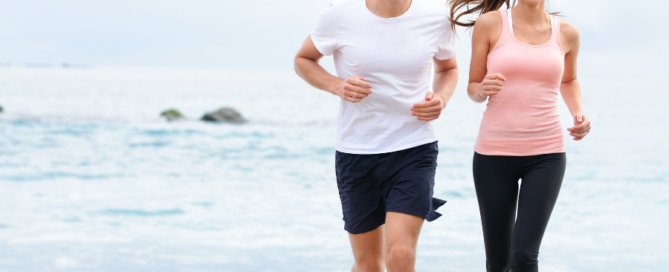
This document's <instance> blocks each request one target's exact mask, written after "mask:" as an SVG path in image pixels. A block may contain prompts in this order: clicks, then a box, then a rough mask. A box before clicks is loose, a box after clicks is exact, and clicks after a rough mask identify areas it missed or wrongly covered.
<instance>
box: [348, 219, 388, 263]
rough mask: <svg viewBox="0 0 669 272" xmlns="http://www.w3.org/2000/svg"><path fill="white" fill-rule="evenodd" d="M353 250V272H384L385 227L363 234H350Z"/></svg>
mask: <svg viewBox="0 0 669 272" xmlns="http://www.w3.org/2000/svg"><path fill="white" fill-rule="evenodd" d="M348 237H349V239H350V240H351V248H353V257H354V259H355V263H354V264H353V269H351V271H352V272H383V271H384V270H385V267H384V263H383V239H384V226H383V225H382V226H380V227H378V228H377V229H375V230H373V231H370V232H365V233H361V234H350V233H349V234H348Z"/></svg>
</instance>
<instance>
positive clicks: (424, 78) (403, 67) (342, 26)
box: [295, 0, 458, 272]
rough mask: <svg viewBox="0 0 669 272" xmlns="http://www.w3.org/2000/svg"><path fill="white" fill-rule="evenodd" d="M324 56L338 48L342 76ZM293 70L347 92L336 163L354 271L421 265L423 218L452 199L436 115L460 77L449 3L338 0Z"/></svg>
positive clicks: (341, 95) (343, 93) (318, 85)
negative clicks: (444, 190) (438, 175)
mask: <svg viewBox="0 0 669 272" xmlns="http://www.w3.org/2000/svg"><path fill="white" fill-rule="evenodd" d="M324 55H334V61H335V65H336V68H337V75H338V76H333V75H331V74H329V73H328V72H327V71H325V70H324V69H323V68H322V67H321V66H320V65H319V64H318V61H319V60H320V59H321V58H322V57H323V56H324ZM433 64H434V71H435V76H434V84H433V89H434V92H430V90H429V88H430V87H429V85H430V82H429V80H430V70H431V69H432V66H433ZM295 70H296V72H297V74H298V75H299V76H301V77H302V78H303V79H304V80H306V81H307V82H309V83H310V84H311V85H313V86H314V87H316V88H318V89H321V90H325V91H327V92H329V93H332V94H334V95H336V96H338V97H339V98H340V99H341V105H340V110H339V118H338V122H337V123H338V127H337V145H336V149H337V152H336V156H335V164H336V165H335V168H336V173H337V185H338V187H339V195H340V198H341V204H342V210H343V213H344V229H345V230H346V231H348V232H349V238H350V241H351V246H352V248H353V255H354V257H355V264H354V265H353V269H352V271H357V272H368V271H370V272H371V271H374V272H377V271H378V272H383V271H384V269H385V268H386V267H387V269H388V271H390V272H393V271H398V272H400V271H401V272H407V271H414V263H415V257H416V256H415V255H416V243H417V241H418V235H419V233H420V229H421V226H422V224H423V221H424V220H425V219H427V220H428V221H432V220H434V219H436V218H437V217H439V214H438V213H437V212H435V211H434V210H435V209H436V208H438V207H439V206H441V205H442V204H444V201H441V200H438V199H433V198H432V192H433V187H434V176H435V170H436V165H437V154H438V153H439V149H438V147H437V138H436V137H435V135H434V132H433V128H432V124H431V122H430V121H432V120H435V119H437V118H438V117H439V115H440V114H441V111H442V110H443V109H444V108H445V107H446V104H447V103H448V100H449V99H450V97H451V95H452V94H453V90H454V89H455V85H456V83H457V78H458V72H457V63H456V61H455V57H454V53H453V48H452V31H451V25H450V19H449V18H448V10H447V9H446V8H445V5H443V4H441V5H440V4H439V3H435V2H433V1H432V0H413V1H412V0H337V1H334V2H333V3H332V5H331V6H330V8H328V9H327V10H326V11H325V13H323V15H321V18H320V20H319V22H318V24H317V26H316V28H315V29H314V30H313V32H312V33H311V36H310V37H308V38H307V39H306V41H305V42H304V44H303V45H302V48H300V50H299V52H298V53H297V56H296V57H295Z"/></svg>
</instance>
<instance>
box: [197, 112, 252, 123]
mask: <svg viewBox="0 0 669 272" xmlns="http://www.w3.org/2000/svg"><path fill="white" fill-rule="evenodd" d="M200 120H202V121H209V122H224V123H234V124H242V123H246V122H248V121H247V120H246V119H244V117H242V115H241V114H239V113H238V112H237V111H235V110H233V109H231V108H222V109H220V110H217V111H215V112H211V113H207V114H205V115H204V116H202V119H200Z"/></svg>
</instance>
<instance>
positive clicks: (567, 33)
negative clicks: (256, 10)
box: [560, 20, 580, 40]
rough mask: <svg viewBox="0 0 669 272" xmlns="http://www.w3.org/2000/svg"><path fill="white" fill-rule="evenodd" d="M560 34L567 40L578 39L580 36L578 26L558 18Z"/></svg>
mask: <svg viewBox="0 0 669 272" xmlns="http://www.w3.org/2000/svg"><path fill="white" fill-rule="evenodd" d="M560 34H562V35H563V36H564V37H565V38H567V39H569V40H575V39H578V37H579V36H580V33H579V32H578V28H576V27H575V26H574V25H572V24H570V23H568V22H566V21H563V20H560Z"/></svg>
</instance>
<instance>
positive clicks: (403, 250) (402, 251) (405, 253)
mask: <svg viewBox="0 0 669 272" xmlns="http://www.w3.org/2000/svg"><path fill="white" fill-rule="evenodd" d="M387 255H388V256H387V260H386V261H387V262H388V261H392V262H398V261H399V262H405V261H411V260H413V259H414V258H416V251H415V250H414V249H413V248H411V247H410V246H404V245H398V246H391V247H390V249H389V250H388V252H387Z"/></svg>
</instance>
